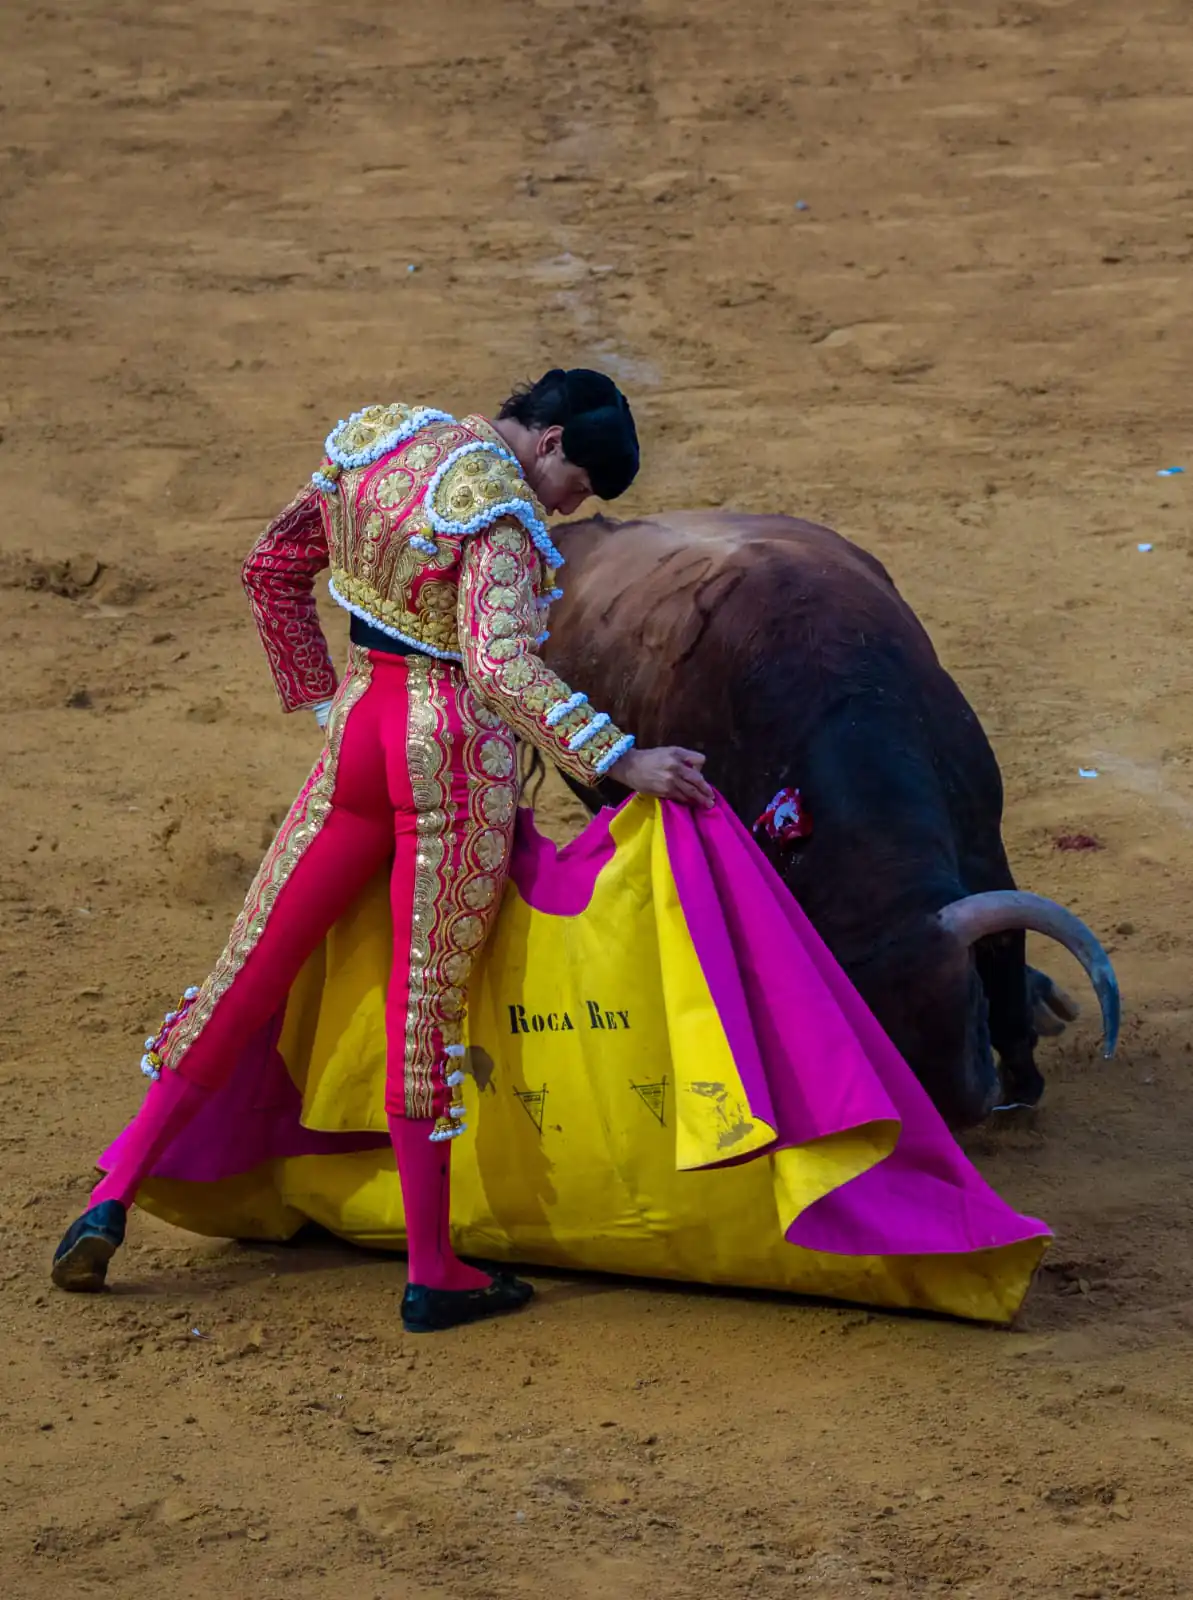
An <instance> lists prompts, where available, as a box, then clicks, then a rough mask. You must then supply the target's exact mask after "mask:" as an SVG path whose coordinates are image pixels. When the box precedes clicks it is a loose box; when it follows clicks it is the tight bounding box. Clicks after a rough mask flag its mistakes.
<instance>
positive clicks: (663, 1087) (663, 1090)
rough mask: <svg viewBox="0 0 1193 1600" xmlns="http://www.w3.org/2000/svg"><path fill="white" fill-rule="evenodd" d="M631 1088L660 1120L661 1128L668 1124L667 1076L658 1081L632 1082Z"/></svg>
mask: <svg viewBox="0 0 1193 1600" xmlns="http://www.w3.org/2000/svg"><path fill="white" fill-rule="evenodd" d="M630 1088H631V1089H632V1090H633V1091H634V1093H635V1094H636V1095H637V1096H638V1098H639V1099H640V1100H641V1101H642V1104H643V1105H644V1106H645V1107H646V1109H647V1110H648V1111H649V1112H650V1114H651V1116H652V1117H655V1118H656V1119H657V1120H658V1124H659V1127H660V1128H665V1127H666V1126H667V1078H666V1076H665V1075H664V1076H663V1077H662V1078H660V1079H659V1081H658V1083H631V1084H630Z"/></svg>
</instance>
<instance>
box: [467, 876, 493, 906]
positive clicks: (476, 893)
mask: <svg viewBox="0 0 1193 1600" xmlns="http://www.w3.org/2000/svg"><path fill="white" fill-rule="evenodd" d="M496 893H497V885H496V884H495V883H494V881H493V879H492V878H484V877H482V878H470V879H469V880H468V882H467V883H465V885H464V904H465V905H466V906H471V907H472V909H473V911H483V910H484V909H485V907H486V906H488V905H492V903H493V896H494V895H495V894H496Z"/></svg>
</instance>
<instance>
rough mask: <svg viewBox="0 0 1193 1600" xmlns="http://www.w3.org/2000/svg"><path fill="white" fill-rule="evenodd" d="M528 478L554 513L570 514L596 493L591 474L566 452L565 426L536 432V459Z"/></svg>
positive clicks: (528, 470)
mask: <svg viewBox="0 0 1193 1600" xmlns="http://www.w3.org/2000/svg"><path fill="white" fill-rule="evenodd" d="M526 479H527V482H528V483H529V484H530V487H531V488H532V489H533V490H534V492H535V494H536V495H537V496H538V498H539V500H540V501H541V502H542V505H543V507H544V508H545V509H546V510H547V511H549V512H551V513H552V514H554V515H557V516H561V517H570V516H571V514H572V513H573V512H574V511H579V509H580V507H581V506H582V505H583V504H584V502H585V501H586V500H588V499H590V498H591V496H592V484H591V482H590V481H589V477H588V473H587V472H585V470H584V468H583V467H578V466H577V465H576V464H575V462H574V461H569V460H568V458H567V457H566V456H565V455H564V453H563V429H562V428H559V427H551V428H543V429H542V430H541V431H540V432H539V433H537V434H536V435H535V441H534V459H533V461H532V462H531V463H530V464H529V466H528V467H527V468H526Z"/></svg>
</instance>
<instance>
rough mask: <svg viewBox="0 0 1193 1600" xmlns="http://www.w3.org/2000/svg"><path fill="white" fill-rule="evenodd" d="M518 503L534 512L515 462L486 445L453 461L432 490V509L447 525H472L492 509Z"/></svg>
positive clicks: (524, 482) (525, 483)
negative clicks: (448, 523) (511, 502)
mask: <svg viewBox="0 0 1193 1600" xmlns="http://www.w3.org/2000/svg"><path fill="white" fill-rule="evenodd" d="M511 500H518V501H521V502H522V503H523V504H524V505H525V506H526V507H527V508H528V509H529V510H531V511H535V512H536V515H537V509H536V505H535V500H534V495H533V494H532V493H531V490H530V486H529V485H528V484H527V482H526V479H525V478H524V477H523V476H522V470H521V468H520V467H519V466H518V464H517V462H516V461H512V460H511V459H510V457H509V456H508V455H504V454H503V453H502V452H501V451H500V450H499V449H498V448H497V447H496V446H489V445H486V446H485V448H484V449H482V450H473V451H472V452H470V454H468V455H466V456H461V457H460V459H459V460H458V461H453V462H452V464H451V466H450V467H448V469H447V471H446V472H445V473H444V475H443V477H442V478H441V479H440V480H439V483H438V484H437V486H436V488H435V500H434V509H435V510H436V512H438V514H439V515H440V516H441V517H442V518H443V519H444V521H446V522H471V521H472V519H473V518H474V517H476V516H478V515H480V514H482V513H484V512H485V511H487V510H488V509H489V508H490V507H491V506H496V505H502V504H505V503H507V502H509V501H511Z"/></svg>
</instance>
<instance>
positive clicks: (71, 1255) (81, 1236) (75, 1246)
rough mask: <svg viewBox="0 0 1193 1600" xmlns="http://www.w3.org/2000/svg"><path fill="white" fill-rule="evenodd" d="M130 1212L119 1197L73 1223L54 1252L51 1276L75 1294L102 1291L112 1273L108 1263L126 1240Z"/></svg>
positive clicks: (92, 1208) (102, 1203)
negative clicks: (109, 1270)
mask: <svg viewBox="0 0 1193 1600" xmlns="http://www.w3.org/2000/svg"><path fill="white" fill-rule="evenodd" d="M127 1215H128V1213H127V1212H126V1211H125V1209H124V1207H123V1206H122V1205H121V1204H120V1201H119V1200H101V1201H100V1203H99V1205H97V1206H92V1207H91V1210H90V1211H84V1213H83V1215H82V1216H81V1217H79V1218H78V1219H77V1221H75V1222H72V1223H71V1225H70V1227H69V1228H67V1230H66V1232H65V1233H64V1234H63V1235H62V1243H61V1244H60V1245H59V1246H58V1248H57V1250H55V1251H54V1265H53V1267H52V1268H51V1271H50V1277H51V1278H52V1279H53V1280H54V1282H55V1283H56V1284H57V1285H58V1287H59V1288H60V1289H69V1290H70V1291H71V1292H72V1293H73V1294H98V1293H99V1291H100V1290H101V1289H102V1288H103V1286H104V1279H105V1278H106V1277H107V1275H108V1262H109V1261H111V1259H112V1257H113V1256H114V1255H115V1254H116V1252H117V1250H119V1249H120V1246H121V1245H122V1244H123V1243H124V1224H125V1219H126V1217H127Z"/></svg>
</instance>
